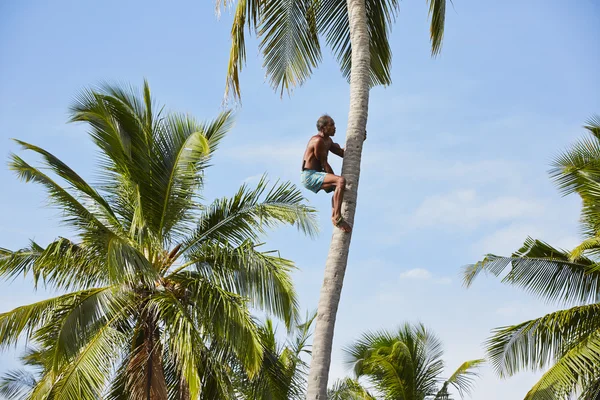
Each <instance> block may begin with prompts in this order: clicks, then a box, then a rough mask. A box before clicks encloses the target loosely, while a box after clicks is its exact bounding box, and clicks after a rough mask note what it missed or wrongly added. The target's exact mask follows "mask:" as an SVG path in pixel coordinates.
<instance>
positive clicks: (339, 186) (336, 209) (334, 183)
mask: <svg viewBox="0 0 600 400" xmlns="http://www.w3.org/2000/svg"><path fill="white" fill-rule="evenodd" d="M333 187H335V191H334V192H333V198H332V199H331V203H332V206H333V211H332V215H331V220H332V222H333V224H334V225H335V226H337V227H338V228H340V229H341V230H343V231H344V232H350V231H351V230H352V228H351V227H350V225H348V223H347V222H346V221H342V222H341V223H337V222H338V221H340V219H341V218H342V202H343V201H344V190H346V178H344V177H343V176H338V175H333V174H327V175H325V179H324V180H323V185H322V186H321V189H323V190H328V189H331V188H333Z"/></svg>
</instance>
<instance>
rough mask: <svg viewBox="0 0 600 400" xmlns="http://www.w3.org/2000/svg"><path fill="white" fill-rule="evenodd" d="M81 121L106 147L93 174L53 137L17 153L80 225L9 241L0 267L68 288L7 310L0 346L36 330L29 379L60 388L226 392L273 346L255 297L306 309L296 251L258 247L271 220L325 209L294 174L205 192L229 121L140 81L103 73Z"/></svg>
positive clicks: (0, 253) (62, 391) (284, 309)
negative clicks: (294, 275)
mask: <svg viewBox="0 0 600 400" xmlns="http://www.w3.org/2000/svg"><path fill="white" fill-rule="evenodd" d="M71 121H73V122H84V123H86V124H87V125H88V126H89V134H90V137H91V138H92V140H93V141H94V143H95V144H96V146H97V148H98V151H99V155H100V157H99V159H100V162H99V169H98V170H97V173H98V176H99V182H98V185H97V186H95V187H94V186H92V185H90V184H88V183H87V182H86V181H85V180H84V179H83V178H82V177H81V176H80V175H78V174H77V173H76V172H75V171H73V170H72V169H71V168H69V167H68V166H67V165H66V164H65V163H63V162H62V161H60V160H59V159H58V158H56V157H55V156H54V155H52V154H50V153H49V152H47V151H45V150H44V149H41V148H39V147H36V146H34V145H31V144H28V143H25V142H22V141H17V142H18V143H19V144H20V145H21V146H22V147H23V148H24V149H27V150H31V151H33V152H34V153H37V154H38V155H39V156H40V157H41V158H42V160H43V166H44V167H45V169H46V170H47V171H49V172H51V173H52V174H54V175H56V177H57V178H59V179H60V181H62V182H63V183H64V184H63V185H61V184H59V181H57V180H56V178H52V177H51V176H50V175H47V174H46V173H45V172H43V170H42V169H40V168H36V167H34V166H32V165H30V164H28V163H27V162H26V161H24V160H23V159H22V158H21V157H19V156H17V155H14V154H13V155H12V156H11V162H10V168H11V169H12V170H14V171H15V172H16V174H17V175H18V176H19V177H20V178H21V179H22V180H24V181H26V182H30V181H32V182H36V183H39V184H41V185H42V186H44V187H45V188H46V190H47V192H48V196H49V198H50V200H51V202H52V204H53V205H54V206H56V207H57V208H58V209H59V210H60V211H61V215H62V222H63V223H65V224H66V225H68V226H70V227H71V228H73V229H74V230H75V231H76V232H77V236H76V237H75V238H73V239H67V238H62V237H61V238H58V239H57V240H55V241H54V242H52V243H50V244H49V245H47V246H45V247H44V246H42V245H40V244H38V243H36V242H33V241H32V242H31V243H30V245H29V246H27V247H25V248H23V249H21V250H17V251H10V250H7V249H0V276H1V277H3V278H6V279H10V278H13V277H16V276H17V275H19V274H25V275H29V274H30V275H31V276H32V277H33V279H34V281H35V282H36V284H37V283H38V282H40V281H42V282H43V283H44V284H46V285H50V286H53V287H55V288H58V289H59V290H61V291H63V292H65V294H63V295H60V296H58V297H55V298H52V299H48V300H44V301H41V302H38V303H35V304H30V305H26V306H22V307H18V308H16V309H14V310H12V311H9V312H6V313H3V314H0V346H2V347H6V346H8V345H11V344H15V343H16V342H17V340H18V339H19V338H23V337H24V338H27V339H28V340H32V341H33V342H34V343H35V344H36V345H37V346H39V348H41V349H42V350H43V354H44V355H45V357H48V359H45V362H44V364H43V365H44V367H45V368H44V373H43V374H42V376H41V377H40V379H39V381H37V382H36V383H35V385H34V386H33V387H32V388H31V390H30V391H29V392H28V396H29V397H30V398H38V397H40V398H41V397H44V398H52V399H57V400H59V399H99V398H103V399H121V398H125V397H126V398H136V399H167V398H173V399H175V398H177V399H197V398H202V399H218V398H230V394H231V393H232V390H233V389H232V377H231V368H232V367H231V365H232V364H235V365H237V366H238V367H239V368H243V370H244V371H245V372H246V373H247V374H248V375H249V376H253V374H255V373H256V372H257V371H258V370H259V369H260V366H261V363H262V358H263V348H262V345H261V340H260V339H261V338H260V332H259V329H258V327H257V325H256V323H255V322H254V319H253V318H252V316H251V315H250V311H249V309H250V307H256V308H258V309H262V310H264V311H266V312H267V313H269V314H271V315H274V316H275V317H277V318H280V319H281V320H283V321H284V322H285V324H286V325H287V326H288V327H292V326H293V324H294V323H295V321H296V319H297V314H298V313H297V310H298V305H297V298H296V294H295V292H294V289H293V286H292V282H291V279H290V274H289V273H290V271H291V270H292V269H293V268H294V265H293V263H292V262H291V261H289V260H286V259H283V258H281V257H279V256H278V254H277V253H273V252H269V251H261V250H260V249H259V248H258V240H259V237H260V235H261V234H263V233H264V232H265V230H266V229H268V228H273V227H275V226H277V225H280V224H291V225H295V226H297V227H298V228H299V229H300V230H301V231H303V232H305V233H307V234H314V233H315V229H316V223H315V214H314V210H313V209H312V208H310V207H308V206H307V205H306V204H305V202H304V199H303V197H302V196H301V194H300V192H299V191H298V190H297V189H296V188H295V187H294V186H293V185H291V184H289V183H282V184H276V185H273V186H270V188H269V184H268V183H267V181H266V180H265V179H262V180H261V181H260V182H259V184H258V185H257V186H256V187H255V188H249V187H247V186H242V187H241V188H240V189H239V190H238V192H237V193H235V194H234V195H233V197H231V198H222V199H219V200H216V201H214V202H213V203H211V204H209V205H203V204H202V202H201V200H202V199H201V197H200V191H201V189H202V187H203V183H204V172H205V169H206V167H207V166H208V163H209V162H210V159H211V155H212V154H213V153H214V151H215V150H216V149H217V146H218V144H219V142H220V140H221V139H222V138H223V136H224V135H225V133H226V132H227V131H228V130H229V129H230V127H231V123H232V117H231V115H230V113H229V112H224V113H222V114H220V115H219V116H218V117H217V118H216V119H215V120H213V121H211V122H208V123H199V122H197V121H196V120H195V119H194V118H192V117H191V116H188V115H182V114H177V113H166V112H164V111H163V109H162V108H158V107H156V106H155V104H154V102H153V100H152V98H151V96H150V88H149V86H148V84H147V83H145V84H144V88H143V90H142V93H141V94H139V93H138V92H137V91H135V90H133V89H126V88H122V87H118V86H110V85H105V86H103V87H101V88H99V89H96V90H88V91H85V92H83V93H82V94H81V95H80V96H79V97H78V98H77V101H76V102H75V104H74V105H73V107H72V109H71Z"/></svg>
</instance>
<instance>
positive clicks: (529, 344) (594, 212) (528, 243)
mask: <svg viewBox="0 0 600 400" xmlns="http://www.w3.org/2000/svg"><path fill="white" fill-rule="evenodd" d="M585 128H586V129H587V130H588V132H589V133H590V134H591V135H590V136H589V137H586V138H584V139H582V140H580V141H579V142H578V143H576V144H575V145H574V146H572V147H571V148H570V149H568V150H567V151H566V152H564V153H563V154H561V155H559V156H558V157H557V158H556V160H555V162H554V165H553V169H552V170H551V176H552V177H553V178H554V180H555V181H556V182H557V184H558V186H559V188H560V189H561V191H562V192H563V193H564V194H571V193H577V194H578V195H579V196H580V197H581V199H582V204H583V207H582V213H581V222H582V234H583V237H584V240H583V242H582V243H581V244H579V245H578V246H577V247H576V248H574V249H573V250H571V251H565V250H561V249H557V248H555V247H552V246H551V245H549V244H547V243H545V242H543V241H541V240H534V239H532V238H527V239H526V240H525V243H524V245H523V247H521V248H520V249H519V250H517V251H516V252H515V253H513V254H512V255H511V256H510V257H503V256H497V255H493V254H488V255H487V256H486V257H485V258H484V259H483V260H482V261H480V262H478V263H476V264H472V265H468V266H467V267H466V269H465V272H464V281H465V285H466V286H470V285H471V284H472V283H473V280H474V279H475V278H476V277H477V276H478V275H479V274H480V273H481V272H482V271H483V272H486V273H491V274H492V275H494V276H500V275H502V274H503V273H505V275H504V277H503V278H502V281H503V282H504V283H507V284H509V285H514V286H517V287H521V288H523V289H525V290H526V291H528V292H530V293H533V294H535V295H537V296H538V297H540V298H542V299H544V300H546V301H548V302H554V303H558V304H562V305H568V306H571V308H567V309H564V310H559V311H556V312H553V313H550V314H548V315H545V316H543V317H540V318H536V319H533V320H530V321H525V322H522V323H520V324H517V325H512V326H506V327H502V328H497V329H495V330H494V331H493V336H492V337H491V338H490V339H489V340H488V341H487V343H486V345H487V350H488V354H489V359H490V361H491V362H492V365H493V366H494V369H495V370H496V372H497V373H498V374H499V375H500V376H501V377H507V376H511V375H513V374H516V373H517V372H519V371H521V370H523V369H526V368H529V369H532V370H540V369H545V368H548V370H547V371H546V372H545V373H544V375H543V376H542V377H541V379H540V380H539V381H538V382H537V383H536V384H535V385H534V386H533V387H532V388H531V390H530V391H529V392H528V393H527V394H526V396H525V399H527V400H538V399H541V400H544V399H569V398H571V397H570V396H571V395H573V394H574V393H579V394H580V396H579V398H580V399H581V400H599V399H600V262H599V261H600V259H599V258H598V255H599V254H600V190H599V188H600V117H595V118H592V119H591V120H590V121H589V123H588V124H587V125H586V126H585ZM507 270H508V272H506V271H507Z"/></svg>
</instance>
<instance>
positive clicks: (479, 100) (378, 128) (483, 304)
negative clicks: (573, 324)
mask: <svg viewBox="0 0 600 400" xmlns="http://www.w3.org/2000/svg"><path fill="white" fill-rule="evenodd" d="M401 8H402V10H401V13H400V15H399V17H398V20H397V22H396V24H395V25H394V28H393V33H392V35H391V45H392V49H393V53H394V66H393V70H392V77H393V80H394V83H393V85H392V86H390V87H387V88H376V89H374V90H373V91H372V93H371V102H370V112H369V122H368V132H369V138H368V141H367V142H366V143H365V147H364V153H363V165H362V175H361V182H360V188H359V198H358V209H357V215H356V222H355V233H354V235H353V241H352V248H351V253H350V259H349V265H348V271H347V274H346V281H345V286H344V291H343V293H342V300H341V305H340V309H339V314H338V322H337V325H336V339H335V342H334V355H333V364H332V370H331V375H332V378H338V377H342V376H344V375H345V374H346V373H347V370H346V367H345V366H344V364H343V359H342V353H341V348H342V347H343V346H344V345H346V344H349V343H350V342H351V341H352V340H353V339H354V338H356V337H358V336H359V335H360V334H361V332H363V331H365V330H368V329H382V328H386V329H392V328H394V327H395V326H398V325H399V324H400V323H402V322H404V321H411V322H416V321H421V322H423V323H425V324H426V325H427V326H429V327H430V328H431V329H432V330H433V331H435V332H436V333H437V335H438V336H439V337H440V338H441V339H442V341H443V342H444V344H445V348H446V360H447V362H448V373H450V372H451V370H453V369H454V368H456V367H457V366H458V365H459V364H460V363H461V362H462V361H464V360H466V359H472V358H478V357H481V356H482V355H483V351H482V346H481V343H482V342H483V341H484V340H485V339H486V337H487V336H488V335H489V332H490V330H491V329H492V328H494V327H497V326H503V325H508V324H512V323H517V322H520V321H523V320H525V319H528V318H533V317H536V316H540V315H542V314H544V313H545V312H548V311H550V310H553V309H555V308H556V305H547V304H544V303H542V302H540V301H539V300H537V299H536V298H533V297H532V296H529V295H527V294H525V293H522V292H521V291H519V290H517V289H513V288H510V287H506V286H502V285H501V284H500V283H499V282H497V281H496V280H494V279H492V278H487V279H486V278H482V279H479V280H478V281H477V282H476V283H475V285H474V287H472V288H471V289H468V290H467V289H464V288H463V287H462V285H461V277H460V268H461V267H462V266H463V265H465V264H468V263H471V262H474V261H477V260H479V259H480V258H481V257H482V255H484V254H485V253H490V252H492V253H497V254H508V253H509V252H511V251H512V250H514V249H516V248H518V247H519V245H520V244H521V243H522V242H523V240H524V239H525V238H526V237H527V236H528V235H531V236H534V237H536V238H539V239H543V240H546V241H548V242H550V243H552V244H554V245H556V246H559V247H567V248H568V247H571V246H573V245H574V244H575V243H576V242H577V240H578V230H577V218H578V211H579V201H578V199H577V198H575V197H567V198H564V197H561V196H560V194H559V193H558V192H557V190H556V189H555V188H554V186H553V184H552V182H551V181H550V180H549V179H548V175H547V170H548V168H549V163H550V162H551V160H552V156H553V155H555V154H556V153H557V152H559V151H560V150H562V149H564V148H565V147H566V146H568V144H570V143H572V142H573V141H574V140H576V139H577V138H578V137H581V136H582V135H583V132H584V131H583V129H582V128H581V125H582V124H583V123H584V122H585V120H586V119H587V118H588V117H590V116H591V115H592V114H593V113H600V96H599V95H598V87H600V76H599V75H598V73H597V66H598V65H599V64H600V45H599V44H600V43H599V38H600V27H599V26H598V24H597V21H598V17H600V6H599V5H598V3H597V2H594V1H592V0H579V1H576V2H573V1H567V0H563V1H558V0H546V1H541V0H530V1H527V2H523V1H517V0H507V1H503V2H483V1H476V0H454V6H453V7H449V9H448V15H447V28H446V36H445V40H444V48H443V52H442V55H441V56H440V57H438V58H437V59H435V60H432V59H431V58H430V57H429V44H428V26H427V8H426V4H425V2H424V1H422V0H419V1H416V0H406V1H403V2H402V3H401ZM230 22H231V15H230V13H228V12H224V13H223V14H222V16H221V20H220V21H218V20H217V18H216V17H215V14H214V6H213V4H212V3H211V2H201V1H173V2H157V1H137V0H136V1H127V2H120V1H119V2H117V1H113V0H107V1H104V2H77V1H58V0H57V1H54V2H52V3H51V4H50V3H48V2H41V1H20V2H16V1H15V2H0V60H1V61H0V150H1V151H0V155H1V156H2V158H3V159H4V160H6V159H7V156H8V154H9V152H11V151H18V149H17V147H16V146H15V144H14V143H12V142H11V141H10V140H9V138H12V137H17V138H20V139H22V140H25V141H29V142H32V143H34V144H36V145H39V146H42V147H44V148H46V149H48V150H50V151H51V152H53V153H54V154H56V155H58V156H59V157H61V158H62V159H63V160H64V161H66V162H67V163H68V164H70V165H71V166H72V167H73V168H75V169H76V170H77V171H79V172H80V173H81V174H82V175H83V176H84V177H88V178H90V179H93V168H94V149H93V147H92V145H91V143H90V141H89V140H88V138H87V136H86V134H85V127H84V126H77V125H66V124H65V122H66V119H67V110H68V107H69V104H70V103H71V101H72V99H73V97H74V96H75V95H76V94H77V92H78V91H79V90H80V89H82V88H84V87H87V86H90V85H93V84H96V83H99V82H101V81H109V82H128V83H132V84H135V85H138V86H139V85H141V83H142V79H143V78H147V79H148V80H149V82H150V85H151V87H152V91H153V94H154V96H155V97H156V98H157V99H158V101H159V102H161V103H163V104H166V105H167V108H169V109H171V110H177V111H184V112H189V113H191V114H194V115H195V116H197V117H198V118H202V119H208V118H211V117H213V116H215V115H216V114H217V113H218V112H219V111H220V110H221V101H222V99H223V89H224V83H225V68H226V63H227V57H228V39H229V27H230V25H229V24H230ZM248 46H249V47H248V65H247V67H246V68H245V69H244V72H243V74H242V91H243V98H244V101H243V107H241V108H238V109H237V112H236V114H237V123H236V126H235V128H234V129H233V131H232V132H231V134H230V135H229V136H228V137H227V138H226V140H225V141H224V144H223V146H222V147H221V149H220V150H219V153H218V154H217V156H216V158H215V163H214V166H213V167H212V168H211V170H210V172H209V174H208V184H207V188H206V192H205V197H206V198H207V199H212V198H215V197H218V196H223V195H229V194H232V193H233V192H234V191H235V189H237V187H239V185H240V184H241V183H243V182H249V183H250V184H253V183H255V182H256V180H257V177H259V176H260V175H261V174H263V173H268V174H269V176H270V177H271V178H273V179H275V178H281V179H284V180H292V181H294V182H296V183H298V180H299V167H300V165H301V156H302V150H303V147H304V145H305V143H306V141H307V140H308V138H309V137H310V135H311V134H313V133H314V131H315V129H314V124H315V121H316V119H317V118H318V116H319V115H320V114H322V113H325V112H327V113H329V114H330V115H332V116H333V117H334V118H335V120H336V124H337V126H338V136H339V137H337V136H336V138H337V140H338V141H339V142H341V143H343V142H344V132H345V126H346V119H347V112H348V85H347V83H346V81H345V80H344V79H343V78H342V77H341V76H340V73H339V72H338V68H337V65H336V64H335V62H334V61H333V59H332V57H331V56H330V55H329V54H328V53H325V55H324V62H323V65H322V66H321V67H320V68H319V69H318V70H317V71H316V72H315V74H314V77H313V78H312V79H311V80H310V81H309V82H308V83H307V84H305V85H304V86H303V87H301V88H297V89H296V90H295V92H294V94H293V96H292V97H287V96H284V98H283V99H281V98H280V97H279V96H278V94H276V93H274V92H273V91H272V90H271V89H270V88H269V86H268V84H267V83H266V81H265V78H264V71H263V70H262V69H261V65H262V60H261V59H260V57H259V55H258V50H257V47H256V42H255V41H254V40H251V41H249V42H248ZM4 165H5V164H4ZM340 165H341V163H340V162H339V160H333V162H332V166H333V168H334V169H335V170H336V171H339V170H340ZM0 183H1V186H2V194H1V195H0V247H6V248H11V249H17V248H19V247H20V246H23V245H25V244H26V243H27V240H28V239H29V238H35V239H36V240H38V241H40V242H42V243H43V242H48V241H50V240H52V239H53V238H55V237H56V236H58V235H61V234H62V235H66V234H69V233H68V232H66V231H65V228H64V227H61V226H59V225H58V223H57V219H56V218H54V217H55V216H56V211H54V210H52V209H49V208H48V207H47V204H46V201H45V196H44V193H43V191H42V189H41V188H39V187H36V186H34V185H27V184H24V183H21V182H19V181H17V179H16V178H15V177H14V175H13V174H12V173H11V172H10V171H8V169H7V168H6V167H2V168H0ZM305 193H306V196H307V198H308V199H309V200H310V202H311V204H313V205H314V206H315V207H317V208H318V209H319V210H320V211H321V213H320V221H321V228H322V229H321V234H320V236H319V237H318V238H317V239H316V240H311V239H309V238H306V237H303V236H301V235H300V234H299V233H298V232H296V231H295V230H294V229H292V228H286V229H280V230H277V231H274V232H272V233H271V234H270V235H269V236H268V238H267V242H268V245H269V247H270V248H273V249H279V250H280V251H281V254H282V255H283V256H285V257H287V258H290V259H292V260H294V261H295V262H296V263H297V266H298V267H299V271H298V272H297V273H296V274H295V276H294V279H295V283H296V286H297V290H298V292H299V295H300V298H301V303H302V307H303V308H304V309H306V310H312V309H314V308H315V307H316V304H317V299H318V294H319V289H320V286H321V280H322V273H323V266H324V263H325V258H326V254H327V250H328V246H329V239H330V235H331V230H332V227H331V226H330V222H329V213H330V199H329V197H328V196H326V195H323V194H320V195H314V194H312V193H310V192H308V191H305ZM48 295H49V294H48V293H47V292H45V291H43V290H39V291H38V292H34V291H33V290H32V286H31V282H30V281H29V280H16V281H14V282H1V283H0V312H1V311H7V310H9V309H12V308H14V307H16V306H18V305H20V304H24V303H29V302H33V301H35V300H37V299H41V298H44V297H46V296H48ZM15 357H16V353H15V352H14V351H7V352H4V353H1V354H0V371H3V370H5V369H8V368H12V367H15V366H16V365H17V361H16V359H15ZM536 376H538V375H536V374H532V373H523V374H520V375H517V376H515V377H513V378H511V379H509V380H505V381H502V380H499V379H498V378H497V377H495V376H494V375H493V373H492V371H491V370H489V369H484V370H483V378H482V380H481V381H480V382H479V385H478V387H477V389H476V391H475V392H474V395H473V397H472V398H473V399H476V400H506V399H519V398H522V397H523V395H524V394H525V393H526V391H527V389H528V388H529V387H530V386H531V385H532V384H533V383H534V382H535V378H536Z"/></svg>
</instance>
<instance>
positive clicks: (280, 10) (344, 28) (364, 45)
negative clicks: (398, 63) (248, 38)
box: [217, 0, 446, 400]
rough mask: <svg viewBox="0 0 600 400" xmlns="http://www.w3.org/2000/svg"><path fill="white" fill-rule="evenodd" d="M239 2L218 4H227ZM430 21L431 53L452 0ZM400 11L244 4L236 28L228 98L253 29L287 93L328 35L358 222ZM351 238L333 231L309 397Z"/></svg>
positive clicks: (350, 2)
mask: <svg viewBox="0 0 600 400" xmlns="http://www.w3.org/2000/svg"><path fill="white" fill-rule="evenodd" d="M232 2H233V1H228V0H217V10H219V8H220V4H223V5H226V4H228V3H232ZM427 3H428V4H429V14H430V17H431V27H430V33H431V51H432V55H436V54H438V53H439V51H440V50H441V45H442V38H443V34H444V22H445V12H446V0H427ZM398 10H399V1H397V0H323V1H316V0H267V1H257V0H239V1H238V2H237V5H236V7H235V15H234V20H233V25H232V28H231V42H232V43H231V50H230V58H229V64H228V69H227V84H226V97H227V95H228V94H232V95H233V97H234V98H237V99H239V98H240V97H241V91H240V80H239V75H240V72H241V70H242V67H243V65H244V63H245V59H246V49H245V31H244V29H245V28H246V25H247V27H248V28H249V30H251V31H254V32H255V33H256V34H257V36H258V37H259V39H260V50H261V52H262V54H263V55H264V67H265V68H266V73H267V76H268V77H269V79H270V83H271V85H272V86H273V87H274V88H275V89H276V90H280V91H281V93H282V94H283V91H284V90H287V91H288V92H289V91H290V90H291V89H292V88H293V87H294V86H296V85H301V84H302V83H303V82H305V81H306V80H307V79H308V78H309V77H310V75H311V73H312V71H313V69H314V68H316V67H317V66H318V64H319V62H320V61H321V42H320V37H321V36H324V38H325V42H326V43H327V45H329V46H330V47H331V49H332V51H333V53H334V55H335V57H336V58H337V60H338V61H339V63H340V67H341V71H342V74H343V75H344V76H345V77H346V78H348V80H349V81H350V110H349V113H348V125H347V131H346V146H345V149H346V150H345V152H344V161H343V164H342V175H343V176H344V177H345V178H346V182H347V185H346V191H345V193H344V204H343V206H342V215H343V218H344V220H346V221H348V223H349V224H351V225H352V224H353V222H354V214H355V211H356V200H357V193H358V182H359V176H360V160H361V155H362V147H363V140H364V138H365V137H366V126H367V114H368V106H369V91H370V88H371V87H373V86H375V85H380V84H383V85H388V84H390V83H391V76H390V67H391V57H392V52H391V49H390V45H389V42H388V34H389V31H390V28H391V24H392V22H393V21H394V20H395V17H396V15H397V13H398ZM351 237H352V235H351V234H349V233H343V232H341V231H339V230H334V233H333V237H332V239H331V245H330V249H329V255H328V256H327V262H326V264H325V274H324V275H325V276H324V279H323V286H322V289H321V295H320V299H319V306H318V311H317V322H316V327H315V337H314V343H313V347H312V361H311V367H310V376H309V380H308V398H309V399H310V400H317V399H320V400H323V399H325V397H326V395H327V381H328V376H329V366H330V362H331V346H332V343H333V333H334V327H335V319H336V314H337V309H338V304H339V300H340V295H341V291H342V285H343V281H344V274H345V271H346V265H347V261H348V252H349V249H350V240H351Z"/></svg>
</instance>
